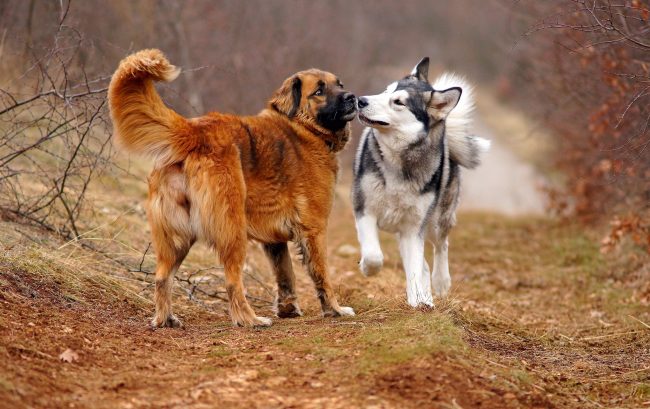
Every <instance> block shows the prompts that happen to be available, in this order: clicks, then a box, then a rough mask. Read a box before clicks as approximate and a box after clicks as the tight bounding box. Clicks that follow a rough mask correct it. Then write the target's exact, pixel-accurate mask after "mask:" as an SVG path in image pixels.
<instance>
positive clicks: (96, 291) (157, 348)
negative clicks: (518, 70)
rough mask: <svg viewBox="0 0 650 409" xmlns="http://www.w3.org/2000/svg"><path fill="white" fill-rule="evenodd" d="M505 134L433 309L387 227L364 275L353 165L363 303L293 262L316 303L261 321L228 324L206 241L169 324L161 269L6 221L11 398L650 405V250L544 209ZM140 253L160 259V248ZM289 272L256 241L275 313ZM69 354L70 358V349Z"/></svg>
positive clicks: (2, 248)
mask: <svg viewBox="0 0 650 409" xmlns="http://www.w3.org/2000/svg"><path fill="white" fill-rule="evenodd" d="M481 133H482V134H483V135H485V136H487V137H490V133H489V132H488V131H487V130H485V129H484V130H482V131H481ZM491 139H493V141H494V145H493V148H492V151H491V153H490V154H489V155H488V156H487V157H486V160H485V163H484V165H483V166H482V167H481V168H480V169H479V170H476V171H473V172H466V173H465V176H464V178H465V179H464V192H463V195H464V197H463V202H462V203H463V205H462V208H463V211H461V212H460V213H459V217H458V226H457V227H456V229H455V230H454V231H453V233H452V237H451V241H450V242H451V245H450V264H451V271H452V280H453V287H452V292H451V295H450V297H449V298H447V299H445V300H437V301H436V307H435V308H434V309H433V310H429V311H414V310H412V309H411V308H410V307H408V306H407V305H406V304H405V301H404V298H405V297H404V294H405V289H404V278H403V272H402V270H401V267H400V261H399V256H398V251H397V245H396V242H395V240H394V239H393V238H392V237H389V236H382V246H383V248H384V251H385V256H386V264H385V268H384V269H383V271H382V272H381V274H379V275H378V276H376V277H373V278H370V279H366V278H363V277H362V276H361V275H360V274H359V273H358V270H357V261H358V257H359V255H358V253H357V251H356V248H357V243H356V236H355V231H354V225H353V222H352V221H353V217H352V211H351V208H350V203H349V199H348V197H349V190H348V185H349V181H348V180H347V179H346V177H343V178H342V181H341V183H340V184H339V186H338V187H337V190H336V192H337V200H336V203H335V207H334V209H333V212H332V218H331V225H330V235H329V257H328V259H329V260H330V266H331V272H332V276H333V279H334V283H335V286H336V291H337V293H338V294H339V297H340V301H341V303H342V304H344V305H350V306H353V307H354V308H355V310H356V312H357V316H355V317H351V318H345V319H323V318H321V317H320V315H319V308H318V304H317V301H316V297H315V296H314V294H313V290H312V285H311V283H310V281H309V279H308V277H307V275H306V274H305V272H304V269H303V268H302V266H301V265H300V264H299V263H298V262H297V261H294V269H295V270H296V272H297V277H298V292H299V297H300V303H301V306H302V308H303V311H304V317H302V318H298V319H292V320H280V319H277V318H276V319H275V320H274V325H273V326H272V327H271V328H269V329H263V330H255V329H241V328H233V327H232V326H231V324H230V321H229V319H228V316H227V313H226V304H225V303H224V302H223V301H222V300H221V298H219V297H220V296H219V294H222V293H223V281H222V279H223V277H222V276H221V274H222V273H220V272H219V270H218V269H215V270H214V271H213V272H211V273H210V274H205V275H198V276H197V275H194V276H191V274H193V273H192V271H197V270H198V269H199V268H205V267H206V266H210V265H213V264H214V260H213V256H212V255H211V254H210V253H209V252H208V251H206V250H205V249H202V248H201V247H197V248H196V249H193V250H192V253H191V254H190V256H189V257H188V260H187V262H186V264H185V266H184V268H183V270H182V271H181V272H180V273H179V277H180V278H181V279H182V280H187V281H183V282H179V283H177V285H176V291H175V301H174V302H175V308H176V312H177V314H178V315H179V316H180V317H181V319H182V320H183V321H184V323H185V325H186V329H184V330H178V329H175V330H174V329H159V330H155V331H153V330H151V329H149V328H148V326H147V323H148V320H149V317H150V315H151V313H152V310H153V305H152V303H151V301H150V300H151V297H152V293H151V291H152V285H151V284H150V281H151V277H149V276H145V277H144V281H143V279H142V278H143V275H142V274H143V273H140V272H127V271H125V268H124V266H121V265H117V264H115V263H112V262H107V261H106V259H105V258H102V257H100V256H99V255H98V254H96V253H93V252H90V251H88V250H86V249H83V248H81V247H79V246H78V245H76V244H75V243H62V242H60V241H59V240H58V239H56V238H54V237H52V236H49V235H47V234H45V233H43V232H41V231H38V230H35V229H31V228H27V227H25V226H21V225H18V224H14V223H11V222H0V408H124V409H135V408H216V407H218V408H230V407H234V408H251V407H256V408H350V407H367V408H429V407H432V408H446V409H449V408H451V409H458V408H465V409H467V408H476V407H480V408H519V407H536V408H592V407H593V408H601V407H608V408H610V407H612V408H613V407H625V408H637V407H643V406H650V350H649V349H648V345H649V341H650V326H649V325H648V323H650V308H649V307H650V285H648V284H647V282H648V281H647V277H648V276H649V275H650V272H649V271H648V263H647V259H645V258H643V256H642V255H641V254H637V253H634V252H628V253H621V254H619V255H615V256H611V257H609V258H605V257H603V256H602V255H601V254H600V253H599V251H598V246H597V243H598V236H597V235H594V234H592V233H591V232H589V231H584V229H583V228H582V227H577V226H571V225H567V224H566V223H564V222H555V221H552V220H549V219H546V218H544V217H541V216H531V214H537V213H539V212H540V211H541V204H540V203H541V198H540V196H539V194H538V193H537V191H536V190H535V183H536V180H537V176H536V175H535V172H534V171H533V169H532V167H530V166H528V165H527V164H525V163H523V162H522V161H521V160H519V159H518V158H517V157H516V156H515V155H514V154H512V153H510V152H509V151H508V150H507V149H506V148H504V146H505V145H504V143H503V138H491ZM143 175H144V173H143ZM142 179H144V176H143V177H142ZM111 186H119V187H115V188H113V187H111ZM105 189H106V192H103V193H104V194H105V199H104V203H103V204H99V203H98V206H100V207H99V208H101V209H102V214H103V215H104V216H105V217H106V220H107V221H108V220H116V221H114V222H110V223H107V224H106V226H107V227H105V230H106V231H105V232H104V233H105V236H104V237H93V238H92V240H94V241H93V243H103V242H104V241H107V242H110V243H111V244H112V245H114V247H111V249H113V250H112V251H114V252H113V253H111V254H113V255H117V256H119V257H122V254H123V253H124V254H127V255H128V254H130V256H129V257H130V258H128V257H127V258H125V260H130V263H131V265H133V268H134V269H139V268H138V263H140V266H139V267H142V266H143V263H142V262H140V261H139V260H140V258H141V256H140V255H139V254H138V251H141V250H137V249H144V248H146V247H147V242H148V238H147V236H148V234H145V233H146V232H147V230H146V229H147V228H146V224H145V223H146V220H145V217H144V214H143V212H142V210H141V207H139V206H138V203H139V202H138V201H135V202H134V200H133V197H137V196H138V195H142V192H143V189H144V184H143V183H142V181H136V180H133V181H122V184H121V185H117V184H115V185H111V184H110V183H107V184H106V185H105ZM111 189H123V190H120V192H119V194H117V193H118V192H117V190H116V191H115V192H113V193H111V192H112V190H111ZM123 191H128V192H129V194H128V195H127V194H125V193H124V192H123ZM99 199H101V198H99ZM99 199H98V200H99ZM138 200H139V199H138ZM100 201H101V200H100ZM128 209H136V210H133V211H131V210H128ZM476 209H481V210H482V212H478V211H476ZM486 210H487V211H486ZM519 214H526V216H525V217H517V216H513V215H519ZM104 216H102V217H104ZM100 222H101V221H99V220H98V221H97V223H100ZM427 251H428V257H429V258H431V253H432V250H431V249H428V250H427ZM142 261H143V262H144V265H145V267H148V268H151V266H152V257H151V255H148V256H147V257H146V258H143V259H142ZM145 271H146V269H145ZM192 277H194V278H192ZM191 278H192V280H194V281H191V280H190V279H191ZM197 280H198V281H197ZM200 280H204V281H200ZM272 281H273V280H272V276H271V273H270V272H269V271H268V266H267V264H266V261H265V260H264V257H263V255H262V252H261V251H260V249H259V248H258V247H257V246H255V245H251V246H250V255H249V258H248V266H247V275H246V286H247V289H248V292H249V295H250V296H251V301H252V302H254V303H255V304H256V307H255V308H256V310H257V311H258V313H259V314H262V315H266V316H271V315H272V311H271V307H270V303H269V301H270V300H272V297H273V288H272V284H271V283H272ZM199 282H201V283H204V284H205V285H206V286H207V288H209V289H210V290H211V291H214V294H216V295H215V296H214V297H212V298H208V297H204V296H201V294H199V293H196V294H194V297H195V299H194V300H193V301H190V300H189V299H188V293H187V292H186V291H184V290H187V289H188V287H187V285H186V284H188V283H193V284H192V285H196V284H197V283H199ZM192 291H193V290H192ZM68 349H69V350H70V351H71V352H69V353H68V354H67V355H64V357H67V358H68V360H70V361H72V362H62V361H61V360H60V355H61V354H62V353H64V352H65V351H66V350H68Z"/></svg>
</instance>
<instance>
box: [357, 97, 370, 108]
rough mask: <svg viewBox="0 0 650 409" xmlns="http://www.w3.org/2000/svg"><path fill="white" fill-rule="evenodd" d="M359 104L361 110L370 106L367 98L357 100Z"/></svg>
mask: <svg viewBox="0 0 650 409" xmlns="http://www.w3.org/2000/svg"><path fill="white" fill-rule="evenodd" d="M357 104H359V108H365V107H367V106H368V98H366V97H361V98H359V99H357Z"/></svg>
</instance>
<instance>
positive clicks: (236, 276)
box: [185, 146, 271, 327]
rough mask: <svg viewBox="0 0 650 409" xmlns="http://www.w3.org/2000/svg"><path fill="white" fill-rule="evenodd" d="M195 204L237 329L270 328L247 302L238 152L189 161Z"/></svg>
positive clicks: (232, 149) (231, 148)
mask: <svg viewBox="0 0 650 409" xmlns="http://www.w3.org/2000/svg"><path fill="white" fill-rule="evenodd" d="M185 166H186V169H187V173H188V181H189V183H190V190H191V191H192V199H193V205H195V206H198V208H197V209H196V210H198V212H199V214H198V217H199V218H200V224H201V229H202V232H203V233H202V235H203V237H204V238H205V239H206V240H207V242H208V243H209V244H210V245H211V246H213V247H214V249H215V250H216V252H217V254H218V255H219V258H220V259H221V261H222V262H223V265H224V270H225V275H226V291H227V293H228V300H229V303H230V318H231V319H232V322H233V324H235V325H236V326H247V327H251V326H269V325H271V320H270V319H268V318H264V317H258V316H256V315H255V312H254V311H253V309H252V308H251V306H250V305H249V304H248V301H247V300H246V292H245V290H244V283H243V281H242V270H243V267H244V260H245V258H246V244H247V233H246V213H245V201H246V185H245V184H244V175H243V174H242V171H241V164H240V163H239V151H238V150H237V149H236V148H235V147H234V146H229V147H224V148H223V150H221V151H219V153H218V155H217V154H215V155H213V156H211V157H209V158H208V157H204V156H195V157H190V158H188V160H187V161H186V165H185Z"/></svg>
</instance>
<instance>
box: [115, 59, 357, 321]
mask: <svg viewBox="0 0 650 409" xmlns="http://www.w3.org/2000/svg"><path fill="white" fill-rule="evenodd" d="M177 72H178V71H177V70H176V68H175V67H174V66H172V65H171V64H169V62H168V61H167V60H166V59H165V57H164V55H163V54H162V53H161V52H160V51H158V50H144V51H140V52H138V53H136V54H133V55H131V56H129V57H127V58H125V59H124V60H123V61H122V62H121V63H120V66H119V68H118V69H117V71H116V72H115V74H114V76H113V79H112V81H111V84H110V88H109V102H110V109H111V116H112V119H113V123H114V125H115V129H116V134H115V138H116V139H117V141H118V142H119V144H120V145H122V146H124V147H125V148H126V149H129V150H131V151H133V152H138V153H142V154H148V155H150V156H153V157H154V159H155V161H156V164H155V169H154V170H153V172H152V173H151V176H150V178H149V201H148V217H149V222H150V224H151V228H152V233H153V242H154V246H155V249H156V254H157V259H158V261H157V268H156V291H155V300H156V314H155V317H154V319H153V325H155V326H179V325H180V322H179V321H178V320H177V319H176V318H175V317H174V315H173V314H172V308H171V286H172V277H173V274H174V273H175V271H176V270H177V269H178V267H179V266H180V264H181V263H182V261H183V259H184V258H185V256H186V255H187V252H188V251H189V249H190V247H191V246H192V244H193V243H194V242H195V241H196V240H204V241H206V242H207V243H208V244H210V245H211V246H212V247H213V248H214V249H215V250H216V251H217V253H218V254H219V256H220V258H221V260H222V261H223V264H224V268H225V274H226V286H227V292H228V296H229V299H230V313H231V318H232V320H233V322H234V323H235V324H236V325H268V324H269V323H270V321H268V320H267V319H264V318H262V317H257V316H256V315H255V313H254V312H253V310H252V308H251V307H250V305H249V304H248V302H247V300H246V297H245V290H244V287H243V284H242V275H241V272H242V267H243V264H244V259H245V256H246V242H247V239H254V240H257V241H260V242H262V243H266V245H265V249H266V252H267V254H268V255H269V259H270V260H271V265H272V266H273V269H274V272H275V274H276V277H277V280H278V288H279V291H278V300H277V305H278V315H279V316H295V315H299V314H300V309H299V307H298V305H297V303H296V297H295V292H294V289H293V286H294V282H295V280H294V277H293V271H292V270H291V263H290V262H289V260H288V250H287V248H286V242H287V241H289V240H294V241H296V242H297V243H299V245H300V246H301V248H302V249H303V251H304V254H305V263H306V264H307V268H308V271H309V273H310V275H311V277H312V278H313V280H314V283H315V286H316V290H317V292H318V295H319V298H320V300H321V303H322V308H323V313H324V314H325V315H333V316H334V315H341V314H345V313H349V312H347V311H346V309H345V308H342V307H340V306H339V305H338V303H337V301H336V296H335V295H334V293H333V291H332V288H331V285H330V283H329V278H328V274H327V263H326V251H325V242H326V237H325V232H326V228H327V219H328V216H329V212H330V209H331V206H332V196H333V187H334V183H335V181H336V174H337V171H338V165H337V158H336V152H337V151H338V150H340V149H342V148H343V146H344V145H345V142H347V139H348V135H349V124H348V125H347V126H345V128H344V129H342V130H340V131H338V132H331V131H328V130H327V129H325V128H323V127H322V126H320V125H319V124H318V122H317V121H316V115H317V113H318V109H319V108H320V107H321V106H322V105H323V104H325V103H326V101H325V100H326V96H323V97H318V96H314V97H310V95H311V94H312V90H313V89H315V87H316V86H317V85H316V84H317V82H318V81H319V80H321V81H323V82H325V83H326V84H327V89H328V91H327V92H328V93H332V92H343V91H342V89H341V88H340V86H339V85H337V79H336V77H335V76H334V75H332V74H330V73H327V72H323V71H319V70H308V71H302V72H299V73H297V74H296V75H294V76H293V77H291V78H289V79H287V80H286V81H285V82H284V84H283V86H282V87H281V88H280V90H278V91H277V92H276V94H275V95H274V97H273V98H272V99H271V101H270V102H269V106H268V107H267V109H264V110H263V111H262V112H260V113H259V114H258V115H256V116H247V117H240V116H235V115H226V114H219V113H211V114H208V115H205V116H202V117H200V118H196V119H186V118H184V117H182V116H180V115H178V114H177V113H175V112H173V111H172V110H170V109H169V108H167V107H166V106H164V104H163V102H162V100H161V99H160V97H159V95H158V94H157V92H156V90H155V88H154V86H153V83H152V82H153V80H172V79H173V78H175V76H176V74H177ZM296 78H299V79H300V82H299V83H300V84H301V87H302V92H301V98H300V103H299V106H298V107H297V108H298V109H297V110H296V112H295V115H294V116H293V117H291V118H290V117H289V114H290V111H291V110H292V108H293V99H292V93H291V92H292V84H294V83H295V79H296Z"/></svg>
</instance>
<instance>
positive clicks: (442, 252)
mask: <svg viewBox="0 0 650 409" xmlns="http://www.w3.org/2000/svg"><path fill="white" fill-rule="evenodd" d="M434 245H435V258H434V261H433V275H432V282H433V290H434V291H435V293H436V295H437V296H438V297H445V296H447V294H448V293H449V288H451V276H450V275H449V262H448V259H447V254H448V249H449V242H448V240H447V237H444V239H438V240H436V241H435V243H434Z"/></svg>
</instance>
